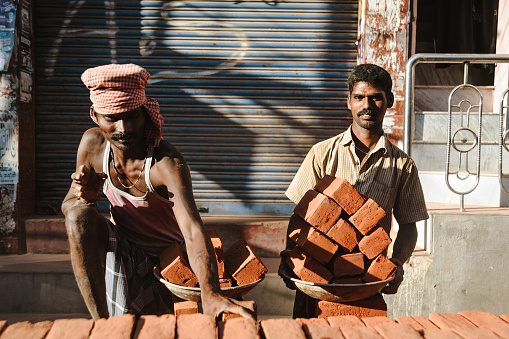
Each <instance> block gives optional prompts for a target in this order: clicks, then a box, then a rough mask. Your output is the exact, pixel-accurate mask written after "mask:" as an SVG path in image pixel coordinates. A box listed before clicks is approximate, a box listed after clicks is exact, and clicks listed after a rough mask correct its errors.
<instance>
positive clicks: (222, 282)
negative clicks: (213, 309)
mask: <svg viewBox="0 0 509 339" xmlns="http://www.w3.org/2000/svg"><path fill="white" fill-rule="evenodd" d="M232 286H233V282H232V279H231V278H220V279H219V287H221V288H224V287H232Z"/></svg>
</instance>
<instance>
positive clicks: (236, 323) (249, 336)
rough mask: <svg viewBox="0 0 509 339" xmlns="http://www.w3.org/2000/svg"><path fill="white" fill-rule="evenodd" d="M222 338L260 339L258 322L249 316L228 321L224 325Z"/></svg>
mask: <svg viewBox="0 0 509 339" xmlns="http://www.w3.org/2000/svg"><path fill="white" fill-rule="evenodd" d="M219 338H222V339H240V338H242V339H258V338H260V336H259V335H258V329H257V328H256V323H255V322H254V321H253V320H252V319H248V318H242V317H241V318H235V319H231V320H229V321H227V322H226V323H224V325H223V330H222V335H221V336H219Z"/></svg>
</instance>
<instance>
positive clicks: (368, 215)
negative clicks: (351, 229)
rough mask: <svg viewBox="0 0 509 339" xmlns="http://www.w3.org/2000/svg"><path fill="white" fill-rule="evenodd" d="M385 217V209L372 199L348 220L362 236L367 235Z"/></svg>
mask: <svg viewBox="0 0 509 339" xmlns="http://www.w3.org/2000/svg"><path fill="white" fill-rule="evenodd" d="M383 217H385V211H384V209H383V208H381V207H380V206H378V204H377V203H376V202H375V201H374V200H373V199H371V198H369V199H368V200H367V201H366V202H365V203H364V205H362V207H361V208H360V209H359V210H358V211H357V212H355V214H354V215H352V216H351V217H350V219H348V220H349V221H350V222H351V223H352V224H353V225H354V226H355V227H356V228H357V229H358V230H359V232H361V233H362V234H364V235H366V234H368V233H369V231H371V230H372V229H373V228H374V227H375V226H376V224H378V222H379V221H380V220H382V219H383Z"/></svg>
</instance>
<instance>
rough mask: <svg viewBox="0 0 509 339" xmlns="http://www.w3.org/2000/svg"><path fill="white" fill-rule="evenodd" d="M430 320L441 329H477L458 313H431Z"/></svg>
mask: <svg viewBox="0 0 509 339" xmlns="http://www.w3.org/2000/svg"><path fill="white" fill-rule="evenodd" d="M428 318H429V320H430V321H431V322H432V323H434V324H435V325H437V326H438V327H439V328H446V329H449V330H453V331H454V330H457V329H461V328H475V327H476V326H475V325H474V324H472V322H470V321H469V320H467V319H466V318H464V317H462V316H461V315H459V314H456V313H430V314H429V316H428Z"/></svg>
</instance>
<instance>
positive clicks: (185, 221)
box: [158, 157, 253, 317]
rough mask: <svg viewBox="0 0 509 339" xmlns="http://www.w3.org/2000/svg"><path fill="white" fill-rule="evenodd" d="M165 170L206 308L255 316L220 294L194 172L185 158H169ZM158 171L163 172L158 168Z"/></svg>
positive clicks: (210, 310)
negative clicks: (198, 207) (194, 190)
mask: <svg viewBox="0 0 509 339" xmlns="http://www.w3.org/2000/svg"><path fill="white" fill-rule="evenodd" d="M163 162H164V163H162V164H158V166H161V165H163V166H164V167H165V169H164V171H163V172H166V171H168V172H167V174H166V175H165V176H164V177H165V178H166V179H165V182H166V187H168V188H169V190H171V192H170V194H169V196H170V200H171V201H172V202H173V211H174V213H175V217H176V219H177V222H178V225H179V227H180V230H181V231H182V234H183V236H184V239H185V242H186V249H187V254H188V257H189V264H190V265H191V268H192V269H193V271H194V273H195V274H196V276H197V278H198V281H199V283H200V288H201V293H202V305H203V311H204V313H206V314H209V315H211V316H218V315H219V314H220V313H221V312H225V311H228V312H232V313H238V314H240V315H242V316H245V317H253V315H252V314H251V313H250V312H249V311H248V310H247V309H245V308H242V307H241V306H239V305H238V304H236V302H235V300H232V299H229V298H226V297H224V296H222V295H221V294H220V292H221V290H220V287H219V279H218V273H217V261H216V257H215V254H214V249H213V246H212V242H211V241H210V238H209V236H208V235H207V234H206V231H205V228H204V226H203V222H202V220H201V218H200V215H199V213H198V209H197V208H196V203H195V201H194V196H193V191H192V184H191V174H190V172H189V169H188V167H187V165H186V163H185V161H184V159H183V158H181V157H179V158H173V159H168V158H165V160H163ZM158 173H161V172H159V171H158Z"/></svg>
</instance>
